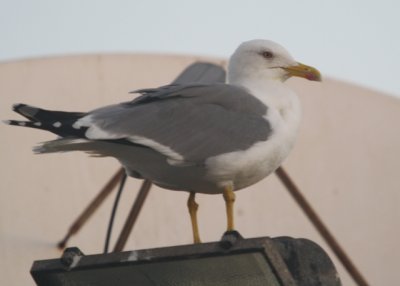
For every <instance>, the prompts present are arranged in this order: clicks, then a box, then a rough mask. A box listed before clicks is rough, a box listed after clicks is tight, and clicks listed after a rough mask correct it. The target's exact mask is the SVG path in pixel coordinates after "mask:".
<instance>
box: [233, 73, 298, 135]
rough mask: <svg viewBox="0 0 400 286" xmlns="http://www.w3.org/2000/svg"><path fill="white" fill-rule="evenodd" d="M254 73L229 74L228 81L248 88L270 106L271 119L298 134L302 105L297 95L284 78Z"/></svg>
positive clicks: (269, 115) (268, 113) (268, 114)
mask: <svg viewBox="0 0 400 286" xmlns="http://www.w3.org/2000/svg"><path fill="white" fill-rule="evenodd" d="M253 75H254V74H253ZM253 75H252V76H247V75H245V76H242V77H240V76H239V77H229V76H228V83H229V84H233V85H239V86H242V87H244V88H245V89H247V90H248V91H249V92H250V93H251V94H252V95H253V96H255V97H257V98H258V99H259V100H260V101H262V102H263V103H264V104H265V105H266V106H267V107H268V111H267V116H268V117H269V118H270V119H271V118H275V119H273V121H274V122H275V123H276V124H279V125H280V124H283V125H285V126H286V127H287V128H288V130H290V132H289V133H291V134H296V133H297V129H298V127H299V123H300V118H301V106H300V102H299V99H298V97H297V95H296V94H295V93H294V92H293V91H292V90H291V89H290V88H289V87H288V86H287V85H286V84H285V82H284V80H282V79H276V78H268V77H263V76H262V74H261V75H260V74H258V76H257V74H255V75H254V76H253ZM278 122H280V123H278ZM275 123H274V124H275Z"/></svg>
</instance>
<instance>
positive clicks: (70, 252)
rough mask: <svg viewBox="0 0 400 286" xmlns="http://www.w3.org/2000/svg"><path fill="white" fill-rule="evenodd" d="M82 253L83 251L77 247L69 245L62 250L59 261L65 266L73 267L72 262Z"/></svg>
mask: <svg viewBox="0 0 400 286" xmlns="http://www.w3.org/2000/svg"><path fill="white" fill-rule="evenodd" d="M83 255H84V254H83V252H82V251H81V250H80V249H79V248H78V247H69V248H67V249H65V250H64V253H63V255H62V257H61V258H60V261H61V263H62V264H63V265H65V266H66V267H73V266H74V262H76V261H77V260H78V259H79V258H80V257H81V256H83Z"/></svg>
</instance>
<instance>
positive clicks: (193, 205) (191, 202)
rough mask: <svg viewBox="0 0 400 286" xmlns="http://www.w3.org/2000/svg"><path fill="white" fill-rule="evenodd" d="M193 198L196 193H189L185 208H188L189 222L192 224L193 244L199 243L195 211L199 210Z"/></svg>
mask: <svg viewBox="0 0 400 286" xmlns="http://www.w3.org/2000/svg"><path fill="white" fill-rule="evenodd" d="M195 196H196V193H193V192H191V193H190V195H189V199H188V201H187V206H188V208H189V214H190V220H191V222H192V230H193V241H194V243H200V242H201V241H200V234H199V226H198V224H197V209H198V208H199V205H198V204H197V203H196V201H195V200H194V197H195Z"/></svg>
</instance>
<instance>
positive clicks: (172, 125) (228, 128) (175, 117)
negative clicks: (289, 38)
mask: <svg viewBox="0 0 400 286" xmlns="http://www.w3.org/2000/svg"><path fill="white" fill-rule="evenodd" d="M290 77H301V78H305V79H308V80H311V81H320V80H321V75H320V73H319V71H318V70H317V69H315V68H313V67H311V66H307V65H304V64H301V63H299V62H297V61H295V60H294V58H293V57H292V56H291V55H290V54H289V53H288V52H287V51H286V50H285V49H284V48H283V47H282V46H281V45H279V44H277V43H275V42H272V41H270V40H259V39H257V40H251V41H247V42H243V43H242V44H240V45H239V47H238V48H237V49H236V50H235V52H234V53H233V55H232V56H231V57H230V59H229V63H228V72H227V82H226V83H212V84H198V83H195V84H171V85H166V86H161V87H158V88H149V89H140V90H136V91H134V92H133V93H137V94H139V96H138V97H136V98H134V99H133V100H131V101H128V102H123V103H119V104H115V105H110V106H105V107H101V108H98V109H95V110H93V111H90V112H64V111H51V110H45V109H41V108H37V107H34V106H30V105H26V104H15V105H14V106H13V110H14V111H15V112H17V113H19V114H20V115H22V116H24V117H25V118H27V119H28V121H19V120H8V121H5V123H7V124H9V125H16V126H25V127H31V128H37V129H42V130H46V131H50V132H52V133H54V134H56V135H58V136H59V137H58V138H57V139H55V140H52V141H48V142H44V143H41V144H40V145H38V146H36V147H35V148H34V152H35V153H38V154H42V153H54V152H66V151H85V152H87V153H89V154H91V155H92V156H99V157H104V156H111V157H114V158H116V159H117V160H119V162H120V163H121V164H122V165H123V167H124V168H125V171H126V173H127V174H128V175H129V176H132V177H134V178H140V179H149V180H151V181H152V182H153V183H155V184H156V185H158V186H160V187H162V188H165V189H169V190H177V191H186V192H189V198H188V201H187V205H188V209H189V214H190V218H191V224H192V232H193V240H194V242H195V243H199V242H200V235H199V229H198V223H197V210H198V204H197V203H196V201H195V195H196V193H204V194H222V195H223V198H224V200H225V205H226V215H227V231H233V230H234V216H233V205H234V201H235V193H234V192H235V191H237V190H241V189H243V188H246V187H248V186H250V185H253V184H255V183H257V182H259V181H260V180H262V179H263V178H265V177H266V176H268V175H269V174H271V173H272V172H274V171H275V170H276V169H277V168H278V167H279V166H280V165H281V163H282V161H283V160H284V159H285V158H286V157H287V156H288V154H289V152H290V150H291V149H292V147H293V145H294V143H295V139H296V134H297V132H298V128H299V123H300V119H301V107H300V102H299V99H298V97H297V95H296V94H295V93H294V92H293V91H292V90H291V89H290V88H289V87H288V86H287V85H286V84H285V81H286V80H287V79H288V78H290Z"/></svg>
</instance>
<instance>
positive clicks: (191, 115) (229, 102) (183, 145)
mask: <svg viewBox="0 0 400 286" xmlns="http://www.w3.org/2000/svg"><path fill="white" fill-rule="evenodd" d="M137 92H139V93H141V96H139V97H138V98H136V99H134V100H133V101H131V102H126V103H121V104H118V105H113V106H108V107H104V108H100V109H97V110H94V111H92V112H90V113H88V115H87V116H85V117H83V118H81V119H80V120H78V121H77V122H76V124H75V128H81V127H85V128H87V131H86V137H87V138H89V139H103V140H114V139H118V140H120V139H125V140H128V141H130V142H133V143H136V144H140V145H144V146H147V147H149V148H152V149H154V150H156V151H158V152H160V153H162V154H164V155H165V156H167V157H168V158H169V159H171V160H173V161H176V163H178V164H179V163H182V164H186V163H201V162H203V161H204V160H206V159H207V158H209V157H212V156H216V155H220V154H223V153H228V152H233V151H239V150H245V149H247V148H249V147H250V146H252V145H253V144H254V143H256V142H259V141H265V140H267V139H268V137H269V135H270V133H271V127H270V124H269V122H268V121H267V120H266V119H265V117H264V116H265V115H266V112H267V107H266V106H265V105H264V104H263V103H262V102H261V101H259V100H258V99H257V98H255V97H254V96H252V95H251V94H250V93H249V92H248V91H247V90H245V89H243V88H241V87H238V86H234V85H227V84H192V85H177V84H174V85H167V86H163V87H160V88H157V89H142V90H139V91H137Z"/></svg>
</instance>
